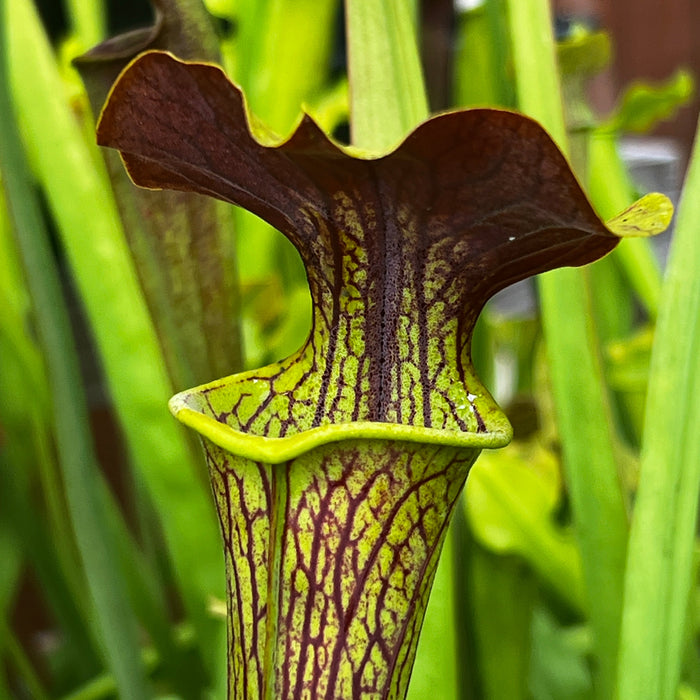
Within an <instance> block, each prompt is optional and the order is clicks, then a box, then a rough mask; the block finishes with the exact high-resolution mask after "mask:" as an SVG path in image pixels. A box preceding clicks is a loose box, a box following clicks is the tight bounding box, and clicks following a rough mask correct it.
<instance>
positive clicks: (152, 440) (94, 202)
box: [4, 0, 224, 677]
mask: <svg viewBox="0 0 700 700" xmlns="http://www.w3.org/2000/svg"><path fill="white" fill-rule="evenodd" d="M5 13H6V14H5V18H4V23H5V25H6V26H7V27H9V38H10V41H9V48H10V54H9V55H10V59H11V61H10V78H11V85H12V87H13V91H14V97H15V102H16V105H17V109H18V115H19V117H20V119H21V121H22V124H23V129H24V136H25V137H26V139H25V142H26V144H27V148H28V151H29V155H30V159H31V161H32V163H33V164H34V166H35V168H36V170H37V173H36V174H37V179H38V180H39V182H40V183H41V185H42V187H43V189H44V191H45V193H46V197H47V201H48V204H49V207H50V209H51V211H52V214H53V216H54V218H55V220H56V222H57V230H58V234H59V236H60V240H61V244H62V246H63V248H64V250H65V252H66V256H67V259H68V262H69V264H70V267H71V271H72V273H73V275H74V278H75V281H76V285H77V288H78V290H79V292H80V295H81V298H82V299H83V301H84V304H85V311H86V314H87V317H88V319H89V322H90V326H91V329H92V332H93V333H94V337H95V340H96V344H97V346H98V349H99V353H100V359H101V361H102V365H103V369H104V372H105V375H106V378H107V382H108V384H109V389H110V394H111V397H112V400H113V402H114V406H115V409H116V413H117V416H118V418H119V422H120V425H121V427H122V429H123V431H124V435H125V437H126V440H127V446H128V450H129V454H130V456H131V458H132V460H133V464H134V466H135V468H136V469H138V470H139V472H140V474H141V475H142V478H143V483H144V484H145V485H146V486H147V488H148V489H149V491H150V493H151V494H152V498H153V503H154V504H155V506H156V508H157V511H158V516H159V520H160V522H161V524H162V528H163V533H164V537H165V542H166V544H167V547H168V553H169V556H170V557H171V558H172V562H173V565H174V571H175V574H176V576H177V582H178V590H179V593H180V595H181V596H182V598H183V601H184V603H185V606H186V609H187V612H188V614H189V615H190V616H191V619H192V622H193V625H194V626H195V628H196V630H197V637H198V643H199V644H200V645H201V648H202V656H203V658H204V659H205V661H206V662H207V664H208V668H209V671H210V674H211V676H212V677H216V676H217V675H219V674H220V673H221V671H223V664H222V661H223V658H222V656H223V654H222V653H221V651H220V650H221V648H222V646H223V644H222V643H221V641H220V640H221V639H222V637H223V634H224V625H223V624H222V622H221V621H220V620H216V619H214V618H213V617H212V616H211V614H210V613H209V611H208V605H209V599H210V597H211V596H215V597H222V589H223V584H224V575H223V563H222V556H221V552H220V551H219V546H218V533H217V530H218V528H217V524H216V517H215V513H214V508H213V505H212V503H211V497H210V495H209V493H208V489H207V487H206V485H205V483H204V479H203V475H201V474H200V473H198V471H197V464H198V460H197V459H196V458H195V457H194V455H193V453H192V451H191V449H190V447H189V445H188V443H187V441H186V439H185V437H184V435H183V433H182V432H181V429H180V427H179V426H178V425H177V424H176V423H174V422H173V421H172V420H171V419H170V417H169V416H168V414H167V409H166V406H167V400H168V398H169V395H170V394H171V393H172V389H171V385H170V383H169V380H168V376H167V372H166V370H165V366H164V363H163V360H162V355H161V352H160V348H159V346H158V342H157V338H156V335H155V331H154V328H153V325H152V323H151V319H150V318H149V315H148V312H147V309H146V305H145V302H144V299H143V296H142V294H141V291H140V289H139V286H138V282H137V277H136V274H135V271H134V269H133V264H132V261H131V258H130V254H129V251H128V249H127V247H126V244H125V240H124V235H123V232H122V230H121V226H120V223H119V217H118V214H117V212H116V207H115V205H114V201H113V198H112V195H111V192H110V191H109V187H108V185H107V182H106V177H105V175H104V172H103V171H102V169H100V168H99V167H96V165H95V161H94V159H93V158H92V154H91V152H90V150H89V148H88V146H87V144H85V142H84V141H83V140H82V135H81V133H80V131H79V129H78V127H77V125H76V123H75V120H74V118H73V115H72V113H71V112H70V110H69V108H68V106H67V105H66V104H65V103H64V102H63V99H62V95H61V92H60V90H57V89H56V86H57V85H59V84H60V79H59V76H58V73H57V70H56V65H55V61H54V59H53V56H52V54H51V50H50V47H49V45H48V42H47V39H46V36H45V35H44V33H43V31H42V29H41V26H40V24H39V20H38V17H37V16H36V13H35V12H34V9H33V6H32V5H31V3H30V2H28V0H12V2H11V3H9V5H7V4H6V8H5ZM66 164H69V165H68V166H67V165H66Z"/></svg>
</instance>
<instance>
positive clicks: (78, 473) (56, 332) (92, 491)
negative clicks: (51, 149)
mask: <svg viewBox="0 0 700 700" xmlns="http://www.w3.org/2000/svg"><path fill="white" fill-rule="evenodd" d="M4 5H5V2H4V0H2V2H0V17H2V18H3V19H4V18H5V11H6V8H5V6H4ZM7 26H8V24H7V23H5V22H2V23H0V142H2V144H3V146H2V150H0V170H1V171H2V173H3V180H4V186H5V188H6V189H7V194H8V196H7V200H8V208H9V211H10V217H11V219H12V221H13V223H14V227H15V230H16V234H17V240H18V247H19V249H20V252H21V255H22V259H23V263H24V266H25V269H26V273H27V280H28V284H29V287H30V291H31V294H32V297H33V302H34V304H33V308H34V313H35V318H36V321H37V330H38V333H39V335H40V338H41V342H42V345H43V348H44V351H45V353H46V359H47V364H48V375H49V380H50V382H51V386H52V396H53V413H54V420H55V426H56V436H57V449H58V452H59V455H60V459H61V463H62V466H63V469H64V478H65V483H66V495H67V499H68V501H69V503H70V507H71V513H72V516H73V526H74V530H75V534H76V538H77V541H78V545H79V548H80V554H81V557H82V559H83V563H84V566H85V570H86V575H87V579H88V583H89V587H90V593H91V595H92V599H93V602H94V605H95V612H96V614H97V615H98V616H99V618H100V621H101V623H102V625H101V628H102V632H103V641H104V644H105V650H106V653H107V657H108V659H109V663H110V666H111V668H112V670H113V672H114V674H115V677H116V679H117V685H118V687H119V690H120V692H121V693H122V694H123V695H124V696H125V697H129V698H134V700H138V699H139V698H143V699H144V700H145V699H146V698H147V697H148V695H149V694H148V692H147V690H146V681H145V677H144V673H143V668H142V666H141V659H140V653H139V643H138V636H137V629H136V621H135V619H134V617H133V614H132V612H131V611H130V609H129V607H128V603H127V596H126V592H125V591H124V588H123V584H122V579H121V572H120V570H119V567H118V566H116V565H115V562H114V559H113V558H112V556H111V549H112V547H111V546H110V543H111V542H112V540H111V537H110V533H109V531H108V529H107V523H106V522H105V520H104V518H103V513H102V510H101V508H100V502H99V497H98V491H97V488H96V479H97V473H98V466H97V460H96V457H95V453H94V448H93V444H92V437H91V435H90V432H89V421H88V415H87V408H86V405H85V401H84V399H83V397H82V395H81V393H80V390H79V388H80V386H81V379H80V371H79V368H78V359H77V354H76V349H75V343H74V341H73V338H72V335H71V329H70V322H69V319H68V312H67V309H66V307H65V304H64V303H62V301H61V300H62V291H61V287H60V282H59V278H58V274H57V273H56V268H55V266H54V265H53V261H52V259H51V258H52V253H51V247H50V243H49V238H48V233H47V231H46V228H45V226H44V224H43V220H42V217H41V213H40V211H41V210H40V206H39V202H38V199H37V198H36V195H34V194H33V190H32V185H31V179H30V175H29V170H28V168H27V165H26V161H25V159H24V155H23V153H22V151H21V146H20V140H19V132H18V129H17V126H16V123H15V121H14V118H13V112H14V109H13V106H12V102H11V98H10V92H9V89H8V88H9V81H8V80H7V64H6V61H5V53H4V51H5V42H6V39H7V34H6V27H7ZM76 388H78V391H76Z"/></svg>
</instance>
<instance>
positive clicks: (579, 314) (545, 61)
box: [507, 0, 627, 698]
mask: <svg viewBox="0 0 700 700" xmlns="http://www.w3.org/2000/svg"><path fill="white" fill-rule="evenodd" d="M507 5H508V13H509V28H510V36H511V41H512V46H513V58H514V62H515V71H516V85H517V92H518V104H519V107H520V109H522V110H523V111H524V112H525V113H526V114H529V115H530V116H532V117H535V118H536V119H539V120H540V121H541V122H542V124H543V125H544V126H545V127H546V128H547V129H548V130H549V131H550V133H551V134H552V135H553V136H554V138H555V140H556V141H557V142H558V143H559V144H560V146H562V147H564V148H566V132H565V127H564V118H563V112H562V104H561V91H560V88H559V79H558V73H557V68H556V62H555V50H554V40H553V37H552V28H551V15H550V7H549V3H548V1H547V0H532V2H527V3H524V2H522V1H521V0H508V3H507ZM539 282H540V284H539V289H540V297H541V305H542V315H543V323H544V329H545V338H546V342H547V349H548V357H549V362H550V368H551V370H550V371H551V376H552V387H553V391H554V397H555V402H556V414H557V419H558V424H559V432H560V436H561V441H562V449H563V458H564V468H565V471H566V475H567V482H568V486H569V489H570V494H571V501H572V507H573V515H574V520H575V522H576V527H577V535H578V538H579V542H580V546H581V554H582V560H583V570H584V579H585V582H586V587H587V591H588V604H589V606H590V607H589V611H590V612H589V614H590V619H591V624H592V627H593V630H594V635H595V645H596V646H595V653H596V668H597V690H598V693H599V697H600V698H608V697H610V693H611V691H612V686H613V682H614V672H615V663H616V658H617V637H618V630H619V620H620V610H621V605H622V577H623V573H624V565H625V553H626V544H627V514H626V512H625V503H624V499H623V495H622V491H621V486H620V483H619V481H618V476H617V465H616V462H615V457H614V450H613V444H612V437H611V432H610V414H609V411H608V406H607V398H606V396H605V391H604V385H603V375H602V371H601V366H600V358H599V355H598V353H599V349H598V343H597V338H596V333H595V329H594V328H593V325H592V309H591V305H590V304H591V302H590V293H589V290H588V288H587V287H588V281H587V276H586V272H585V271H581V270H573V269H567V270H556V271H554V272H552V273H549V274H547V275H545V276H543V277H541V278H540V281H539ZM573 358H575V361H574V360H573Z"/></svg>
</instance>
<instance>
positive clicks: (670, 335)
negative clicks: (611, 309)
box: [617, 131, 700, 700]
mask: <svg viewBox="0 0 700 700" xmlns="http://www.w3.org/2000/svg"><path fill="white" fill-rule="evenodd" d="M698 133H699V134H700V131H699V132H698ZM698 221H700V138H697V137H696V142H695V150H694V153H693V158H692V160H691V166H690V170H689V172H688V177H687V180H686V185H685V190H684V194H683V199H682V201H681V205H680V208H679V211H678V218H677V222H676V232H675V239H674V242H673V247H672V251H671V256H670V259H669V264H668V269H667V273H666V275H667V276H666V282H665V284H664V288H663V292H662V297H661V303H660V309H659V319H658V324H657V328H656V336H655V341H654V349H653V353H652V360H651V371H650V377H649V389H648V393H647V403H646V420H645V424H644V436H643V442H642V465H641V472H640V479H639V490H638V493H637V499H636V504H635V510H634V518H633V520H632V528H631V532H630V544H629V555H628V560H627V575H626V578H625V607H624V612H623V618H622V632H621V640H620V662H619V666H618V674H617V698H618V700H633V699H634V700H672V698H675V697H677V695H676V693H677V689H678V682H679V678H680V664H681V660H682V656H683V653H682V648H683V638H684V634H685V632H686V624H687V620H686V611H687V608H688V596H689V593H690V588H691V571H692V568H693V567H692V562H693V551H694V547H695V532H696V518H697V508H698V485H699V484H700V440H698V427H699V426H700V401H698V396H700V326H699V325H698V318H700V277H699V276H698V270H699V269H700V228H699V227H698Z"/></svg>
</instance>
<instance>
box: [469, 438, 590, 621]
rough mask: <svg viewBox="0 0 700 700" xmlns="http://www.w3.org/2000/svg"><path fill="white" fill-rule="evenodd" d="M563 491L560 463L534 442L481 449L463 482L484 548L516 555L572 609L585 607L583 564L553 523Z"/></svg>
mask: <svg viewBox="0 0 700 700" xmlns="http://www.w3.org/2000/svg"><path fill="white" fill-rule="evenodd" d="M561 493H562V483H561V476H560V473H559V463H558V461H557V460H556V459H555V457H554V455H553V454H551V453H550V452H548V451H547V450H545V449H544V448H542V447H541V446H539V445H538V444H536V443H535V444H531V445H523V444H518V443H515V444H513V445H510V446H509V447H506V448H504V449H503V450H499V451H498V452H490V451H486V452H484V453H483V454H482V455H481V457H480V458H479V460H478V461H477V463H476V464H475V465H474V466H473V467H472V470H471V473H470V475H469V479H468V480H467V486H466V501H465V503H466V509H467V517H468V519H469V523H470V526H471V528H472V532H473V533H474V537H475V538H476V539H477V541H479V543H480V544H481V545H482V546H484V547H486V548H487V549H489V550H491V551H493V552H497V553H500V554H518V555H519V556H521V557H522V558H523V559H524V560H525V561H527V562H528V564H530V566H532V568H533V569H534V570H535V571H536V572H537V573H538V574H539V575H540V576H541V577H542V579H543V580H544V581H545V583H546V584H547V585H548V586H550V587H551V588H552V590H554V591H556V592H557V593H558V594H559V596H560V597H561V598H562V600H566V601H567V602H568V603H569V604H570V605H571V606H572V608H574V609H575V610H577V611H579V612H583V611H584V610H585V608H586V603H585V592H584V586H583V578H582V573H581V562H580V559H579V554H578V550H577V548H576V544H575V541H574V539H573V536H572V533H571V532H566V531H565V530H564V529H563V528H562V527H561V526H559V525H557V523H556V521H555V511H556V509H557V508H558V507H559V506H560V499H561Z"/></svg>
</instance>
